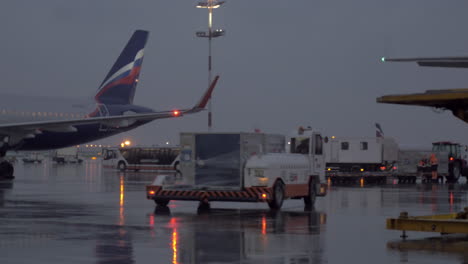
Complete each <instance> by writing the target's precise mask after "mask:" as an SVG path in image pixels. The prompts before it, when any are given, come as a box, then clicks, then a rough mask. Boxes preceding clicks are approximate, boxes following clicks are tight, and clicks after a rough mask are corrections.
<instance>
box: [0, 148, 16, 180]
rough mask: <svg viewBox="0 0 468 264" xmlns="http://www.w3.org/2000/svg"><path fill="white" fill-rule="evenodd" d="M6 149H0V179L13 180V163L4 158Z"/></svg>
mask: <svg viewBox="0 0 468 264" xmlns="http://www.w3.org/2000/svg"><path fill="white" fill-rule="evenodd" d="M5 155H6V151H5V150H0V180H13V179H14V178H15V176H13V172H14V171H15V169H14V167H13V165H12V164H11V163H10V162H8V161H7V160H5Z"/></svg>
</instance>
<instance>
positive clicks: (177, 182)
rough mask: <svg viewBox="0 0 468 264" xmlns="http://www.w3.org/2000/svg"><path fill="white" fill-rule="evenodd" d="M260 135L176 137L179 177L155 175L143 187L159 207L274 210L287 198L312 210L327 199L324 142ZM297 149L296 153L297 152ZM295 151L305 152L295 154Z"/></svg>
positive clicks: (305, 135) (304, 136)
mask: <svg viewBox="0 0 468 264" xmlns="http://www.w3.org/2000/svg"><path fill="white" fill-rule="evenodd" d="M290 142H291V144H290V146H291V149H292V150H293V151H292V153H286V152H285V145H286V144H285V137H284V136H282V135H273V134H264V133H181V135H180V146H181V152H180V163H179V172H178V173H176V174H173V175H159V176H157V177H156V179H155V180H154V181H153V183H152V184H151V185H149V186H147V187H146V191H147V193H146V194H147V198H148V199H150V200H154V201H155V203H156V204H157V205H158V206H167V204H168V203H169V201H171V200H195V201H200V206H209V202H211V201H235V202H267V203H268V205H269V206H270V208H272V209H279V208H281V206H282V204H283V200H285V199H288V198H293V199H300V198H303V199H304V203H305V204H306V205H313V204H314V203H315V198H316V196H324V195H325V194H326V186H325V185H322V184H321V183H322V182H323V181H324V157H323V139H322V136H321V135H320V133H318V132H315V131H312V130H308V131H299V132H298V133H297V134H296V135H293V136H292V137H291V138H290ZM299 146H300V147H299ZM297 147H299V149H300V148H306V150H304V151H302V150H301V152H300V153H297V152H296V151H297V149H298V148H297Z"/></svg>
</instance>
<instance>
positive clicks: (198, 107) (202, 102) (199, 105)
mask: <svg viewBox="0 0 468 264" xmlns="http://www.w3.org/2000/svg"><path fill="white" fill-rule="evenodd" d="M218 79H219V75H216V77H215V78H214V80H213V81H212V82H211V85H210V87H208V90H206V92H205V93H204V94H203V96H202V98H200V101H198V103H197V104H196V105H195V106H194V107H193V108H192V110H195V111H200V110H203V109H205V107H206V105H207V104H208V101H210V99H211V94H212V93H213V90H214V88H215V86H216V83H217V82H218Z"/></svg>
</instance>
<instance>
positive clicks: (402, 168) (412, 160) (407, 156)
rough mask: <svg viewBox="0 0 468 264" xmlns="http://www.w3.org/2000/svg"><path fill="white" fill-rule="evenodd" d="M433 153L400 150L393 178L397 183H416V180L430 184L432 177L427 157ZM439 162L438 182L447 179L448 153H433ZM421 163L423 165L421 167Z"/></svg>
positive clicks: (448, 174) (448, 175)
mask: <svg viewBox="0 0 468 264" xmlns="http://www.w3.org/2000/svg"><path fill="white" fill-rule="evenodd" d="M432 153H433V152H432V151H429V150H420V149H410V148H408V149H402V150H400V151H398V162H397V165H396V170H395V175H394V177H395V178H397V179H398V183H416V180H417V179H418V178H420V179H421V181H422V182H430V181H431V177H432V171H431V165H430V164H429V157H430V156H431V154H432ZM434 154H435V155H436V157H437V159H438V161H439V165H438V168H437V175H438V179H437V180H438V181H442V180H443V178H444V177H445V178H446V179H449V177H450V172H449V171H450V170H449V155H448V152H441V151H439V152H435V153H434ZM421 161H422V163H423V164H424V165H423V166H421Z"/></svg>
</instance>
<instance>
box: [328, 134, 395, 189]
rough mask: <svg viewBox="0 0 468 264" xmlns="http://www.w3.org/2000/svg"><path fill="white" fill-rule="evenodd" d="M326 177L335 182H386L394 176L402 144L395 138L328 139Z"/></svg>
mask: <svg viewBox="0 0 468 264" xmlns="http://www.w3.org/2000/svg"><path fill="white" fill-rule="evenodd" d="M324 146H325V147H324V149H325V161H326V172H325V175H326V178H327V180H328V181H330V182H331V183H356V182H361V181H363V182H366V183H383V182H385V181H386V180H387V178H389V177H391V176H393V174H394V170H395V169H396V167H395V165H396V163H397V160H398V144H397V143H396V142H395V140H394V139H392V138H382V137H358V138H351V137H331V138H328V137H327V138H325V144H324Z"/></svg>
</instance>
